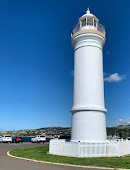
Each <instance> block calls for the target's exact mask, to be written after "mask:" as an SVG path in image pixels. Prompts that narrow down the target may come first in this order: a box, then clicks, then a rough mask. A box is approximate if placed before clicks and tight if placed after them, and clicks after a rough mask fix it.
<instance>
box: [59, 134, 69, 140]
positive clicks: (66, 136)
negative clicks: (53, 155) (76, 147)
mask: <svg viewBox="0 0 130 170" xmlns="http://www.w3.org/2000/svg"><path fill="white" fill-rule="evenodd" d="M70 138H71V136H70V135H60V136H59V137H58V139H70Z"/></svg>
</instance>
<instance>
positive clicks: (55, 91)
mask: <svg viewBox="0 0 130 170" xmlns="http://www.w3.org/2000/svg"><path fill="white" fill-rule="evenodd" d="M88 6H89V8H90V11H91V12H92V13H93V14H95V15H96V16H97V17H98V18H99V20H100V23H101V24H103V25H104V26H105V28H106V44H105V46H104V51H103V53H104V76H105V104H106V108H107V110H108V112H107V114H106V118H107V126H116V125H118V124H127V123H130V47H129V38H130V31H129V28H130V19H129V18H130V10H129V6H130V1H129V0H124V1H119V0H118V1H117V0H114V1H112V0H109V1H107V2H106V1H104V0H80V1H79V0H71V1H68V0H67V1H60V0H55V1H52V0H49V1H44V0H22V1H21V0H20V1H17V0H12V1H10V0H4V1H0V118H1V119H0V120H1V123H0V130H13V129H28V128H40V127H48V126H71V113H70V108H71V107H72V96H73V76H72V75H71V73H72V71H73V62H74V61H73V60H74V59H73V49H72V47H71V38H70V31H71V29H72V27H73V26H74V25H75V24H77V22H78V19H79V17H81V16H82V15H83V14H84V13H85V12H86V9H87V7H88Z"/></svg>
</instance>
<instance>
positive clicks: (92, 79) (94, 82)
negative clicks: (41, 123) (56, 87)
mask: <svg viewBox="0 0 130 170" xmlns="http://www.w3.org/2000/svg"><path fill="white" fill-rule="evenodd" d="M71 43H72V47H73V48H74V92H73V107H72V109H71V112H72V128H71V140H66V139H52V140H50V144H49V153H50V154H54V155H62V156H72V157H113V156H123V155H127V154H130V142H129V141H128V140H126V141H116V140H115V141H111V140H109V141H107V137H106V121H105V113H106V109H105V106H104V81H103V45H104V43H105V29H104V27H103V26H102V25H101V24H99V20H98V19H97V17H96V16H94V15H93V14H91V13H90V11H89V9H88V10H87V11H86V14H84V15H83V16H82V17H80V18H79V21H78V24H77V25H76V26H75V27H74V28H73V29H72V32H71Z"/></svg>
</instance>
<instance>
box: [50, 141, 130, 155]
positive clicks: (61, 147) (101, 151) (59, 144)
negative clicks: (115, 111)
mask: <svg viewBox="0 0 130 170" xmlns="http://www.w3.org/2000/svg"><path fill="white" fill-rule="evenodd" d="M49 145H50V146H49V154H53V155H61V156H70V157H113V156H124V155H128V154H130V141H128V140H125V141H123V140H121V141H116V140H115V141H106V142H104V143H88V142H72V141H67V140H64V139H52V140H50V144H49Z"/></svg>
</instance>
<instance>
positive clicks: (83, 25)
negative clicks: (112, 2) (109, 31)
mask: <svg viewBox="0 0 130 170" xmlns="http://www.w3.org/2000/svg"><path fill="white" fill-rule="evenodd" d="M98 21H99V20H98V18H97V17H96V16H95V15H93V14H91V13H90V11H89V8H88V10H87V11H86V14H84V15H83V16H82V17H80V18H79V26H80V30H84V29H95V30H97V26H98Z"/></svg>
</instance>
